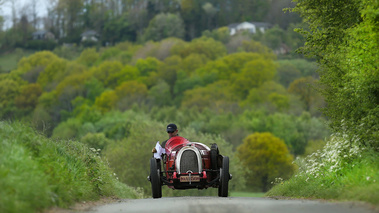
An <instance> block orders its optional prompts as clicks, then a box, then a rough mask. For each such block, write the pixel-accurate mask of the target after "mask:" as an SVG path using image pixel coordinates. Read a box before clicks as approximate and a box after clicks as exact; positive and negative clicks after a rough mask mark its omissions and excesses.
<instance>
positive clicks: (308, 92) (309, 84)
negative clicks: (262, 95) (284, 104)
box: [288, 77, 323, 111]
mask: <svg viewBox="0 0 379 213" xmlns="http://www.w3.org/2000/svg"><path fill="white" fill-rule="evenodd" d="M316 85H317V81H316V80H315V79H314V78H312V77H306V78H299V79H296V80H295V81H293V82H292V83H291V84H290V86H289V87H288V92H290V93H293V94H296V95H298V96H299V97H300V100H301V101H303V103H304V104H305V109H306V110H307V111H311V110H312V109H313V108H319V107H322V104H323V103H322V98H321V97H320V94H319V93H318V92H317V91H316V90H315V86H316Z"/></svg>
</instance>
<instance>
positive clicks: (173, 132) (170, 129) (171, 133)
mask: <svg viewBox="0 0 379 213" xmlns="http://www.w3.org/2000/svg"><path fill="white" fill-rule="evenodd" d="M178 131H179V130H178V127H177V126H176V125H175V124H173V123H171V124H169V125H167V133H168V139H167V140H165V141H163V142H162V145H161V146H162V148H165V146H166V142H167V141H168V140H169V139H170V138H172V137H175V136H179V134H178ZM156 152H157V150H156V149H155V147H154V148H153V150H152V153H156Z"/></svg>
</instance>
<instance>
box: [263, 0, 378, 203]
mask: <svg viewBox="0 0 379 213" xmlns="http://www.w3.org/2000/svg"><path fill="white" fill-rule="evenodd" d="M297 2H298V4H297V6H296V7H295V8H294V9H293V11H296V12H299V13H300V14H301V15H302V16H303V17H304V19H305V20H306V21H307V22H308V23H309V26H310V28H309V31H305V30H303V31H302V32H303V34H304V35H305V37H306V40H307V43H306V45H305V46H304V48H302V49H301V51H302V52H303V53H305V54H307V55H309V56H313V57H315V58H316V59H317V61H318V63H319V65H320V83H321V85H322V87H321V88H322V90H321V91H322V92H323V95H324V97H325V99H326V101H327V103H328V105H327V108H326V109H325V114H326V115H327V116H328V118H329V119H330V126H331V127H332V129H333V135H332V137H331V139H330V140H329V141H327V144H326V145H325V147H324V148H321V149H320V150H319V151H317V152H314V153H313V154H311V155H309V156H308V157H306V158H298V159H297V160H296V163H297V164H298V165H299V168H300V169H299V173H298V174H296V175H295V176H294V177H292V178H291V179H290V180H289V181H287V182H284V183H283V182H282V181H281V180H279V181H277V183H280V184H278V185H277V186H276V187H274V188H273V190H272V191H270V192H269V195H279V196H294V197H314V198H329V199H343V200H346V199H349V200H361V201H367V202H370V203H372V204H375V205H378V201H379V197H378V193H377V191H378V189H379V183H378V180H379V176H378V174H379V168H378V163H377V162H378V151H379V143H378V142H379V137H378V136H379V135H378V132H379V131H378V130H379V117H378V115H379V106H378V102H379V95H378V94H379V93H378V90H379V70H378V65H379V64H378V62H379V61H378V55H379V45H378V42H379V40H378V38H379V35H378V32H379V29H378V21H379V2H378V1H372V0H360V1H330V0H322V1H312V0H299V1H297Z"/></svg>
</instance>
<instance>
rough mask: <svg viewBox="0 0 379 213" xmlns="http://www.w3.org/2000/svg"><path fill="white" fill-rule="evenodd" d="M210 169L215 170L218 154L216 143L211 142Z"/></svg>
mask: <svg viewBox="0 0 379 213" xmlns="http://www.w3.org/2000/svg"><path fill="white" fill-rule="evenodd" d="M210 155H211V169H212V170H217V169H218V168H217V158H218V155H219V151H218V147H217V144H215V143H214V144H212V146H211V153H210Z"/></svg>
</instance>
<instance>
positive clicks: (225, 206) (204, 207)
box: [89, 197, 377, 213]
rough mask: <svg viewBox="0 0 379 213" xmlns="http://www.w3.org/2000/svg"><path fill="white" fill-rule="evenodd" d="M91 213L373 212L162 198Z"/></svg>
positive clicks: (353, 207) (355, 207)
mask: <svg viewBox="0 0 379 213" xmlns="http://www.w3.org/2000/svg"><path fill="white" fill-rule="evenodd" d="M89 212H93V213H100V212H101V213H116V212H117V213H122V212H133V213H134V212H135V213H140V212H149V213H159V212H162V213H163V212H164V213H171V212H172V213H182V212H183V213H187V212H188V213H197V212H201V213H205V212H212V213H214V212H217V213H224V212H225V213H226V212H228V213H229V212H232V213H239V212H249V213H254V212H256V213H316V212H317V213H329V212H330V213H358V212H359V213H373V212H377V211H374V210H373V209H369V208H368V207H367V206H363V205H360V204H353V203H330V202H320V201H310V200H275V199H270V198H246V197H228V198H219V197H163V198H161V199H152V198H150V199H138V200H122V201H120V202H118V203H113V204H107V205H104V206H98V207H95V208H93V209H92V210H91V211H89Z"/></svg>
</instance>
